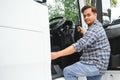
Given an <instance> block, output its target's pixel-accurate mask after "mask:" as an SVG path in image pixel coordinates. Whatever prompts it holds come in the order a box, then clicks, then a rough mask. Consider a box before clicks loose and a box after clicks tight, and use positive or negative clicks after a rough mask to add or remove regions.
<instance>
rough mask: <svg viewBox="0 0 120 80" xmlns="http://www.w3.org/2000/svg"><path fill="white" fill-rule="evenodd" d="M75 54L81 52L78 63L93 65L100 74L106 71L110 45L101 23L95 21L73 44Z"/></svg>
mask: <svg viewBox="0 0 120 80" xmlns="http://www.w3.org/2000/svg"><path fill="white" fill-rule="evenodd" d="M73 46H74V47H75V49H76V51H77V52H80V51H81V50H83V54H82V56H81V57H80V62H81V63H85V64H94V65H96V67H97V68H98V69H99V71H100V73H101V74H104V73H105V71H106V70H107V67H108V64H109V57H110V51H111V50H110V44H109V41H108V38H107V36H106V33H105V31H104V28H103V26H102V25H101V23H100V22H99V21H98V20H96V21H95V22H94V23H93V24H92V25H91V26H89V28H88V30H87V32H86V34H85V35H84V36H83V37H82V38H80V39H79V40H78V41H77V42H76V43H74V44H73Z"/></svg>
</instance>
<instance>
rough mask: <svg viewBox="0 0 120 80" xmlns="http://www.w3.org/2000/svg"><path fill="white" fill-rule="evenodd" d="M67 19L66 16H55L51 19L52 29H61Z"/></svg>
mask: <svg viewBox="0 0 120 80" xmlns="http://www.w3.org/2000/svg"><path fill="white" fill-rule="evenodd" d="M65 21H66V19H65V18H64V17H55V18H52V19H50V21H49V22H50V30H52V31H54V30H57V29H59V28H60V27H61V26H62V25H63V24H64V23H65Z"/></svg>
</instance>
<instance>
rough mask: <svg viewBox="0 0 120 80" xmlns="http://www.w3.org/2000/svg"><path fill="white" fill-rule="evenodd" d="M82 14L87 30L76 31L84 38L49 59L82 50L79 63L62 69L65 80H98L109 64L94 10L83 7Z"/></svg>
mask: <svg viewBox="0 0 120 80" xmlns="http://www.w3.org/2000/svg"><path fill="white" fill-rule="evenodd" d="M82 13H83V16H84V20H85V22H86V23H87V25H88V30H87V31H85V30H84V29H83V28H80V30H78V31H80V32H82V33H83V34H84V36H83V37H82V38H80V39H79V40H78V41H77V42H75V43H74V44H72V45H71V46H69V47H67V48H65V49H64V50H61V51H58V52H52V53H51V58H52V59H56V58H59V57H62V56H66V55H70V54H73V53H75V52H80V51H81V50H83V54H82V56H81V57H80V61H78V62H76V63H74V64H72V65H70V66H67V67H65V68H64V70H63V73H64V77H65V79H66V80H78V77H79V76H86V77H87V80H100V79H101V77H102V75H103V74H104V73H105V71H106V70H107V67H108V63H109V57H110V45H109V41H108V38H107V36H106V33H105V31H104V29H103V26H102V24H101V23H100V22H99V21H98V20H97V11H96V9H95V8H94V7H92V6H84V7H83V8H82Z"/></svg>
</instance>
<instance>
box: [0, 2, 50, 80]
mask: <svg viewBox="0 0 120 80" xmlns="http://www.w3.org/2000/svg"><path fill="white" fill-rule="evenodd" d="M41 2H42V1H41ZM50 67H51V59H50V34H49V18H48V8H47V6H46V5H45V4H40V3H38V2H36V1H34V0H0V80H51V68H50Z"/></svg>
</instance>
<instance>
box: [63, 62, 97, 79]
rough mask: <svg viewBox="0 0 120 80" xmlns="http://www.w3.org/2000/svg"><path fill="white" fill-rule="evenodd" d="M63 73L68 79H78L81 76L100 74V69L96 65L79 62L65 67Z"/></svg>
mask: <svg viewBox="0 0 120 80" xmlns="http://www.w3.org/2000/svg"><path fill="white" fill-rule="evenodd" d="M63 73H64V77H65V79H66V80H78V77H79V76H95V75H99V70H98V69H97V68H96V66H94V65H88V64H83V63H81V62H77V63H75V64H73V65H70V66H68V67H66V68H64V70H63ZM89 78H90V77H89ZM90 79H91V78H90Z"/></svg>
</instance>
